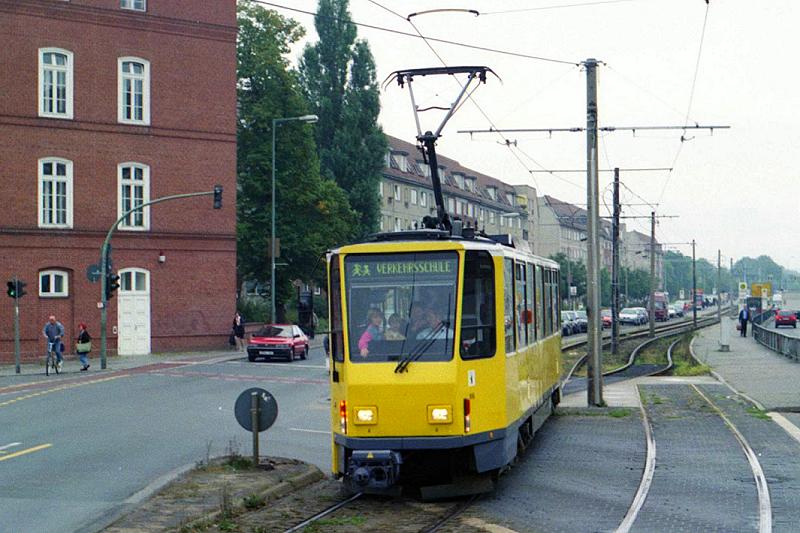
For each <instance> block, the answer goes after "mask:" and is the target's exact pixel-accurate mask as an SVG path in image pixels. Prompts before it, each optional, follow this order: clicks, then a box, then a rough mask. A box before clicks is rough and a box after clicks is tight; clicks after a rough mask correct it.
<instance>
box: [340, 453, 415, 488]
mask: <svg viewBox="0 0 800 533" xmlns="http://www.w3.org/2000/svg"><path fill="white" fill-rule="evenodd" d="M402 462H403V460H402V458H401V456H400V453H398V452H393V451H391V450H355V451H353V454H352V455H351V456H350V458H349V460H348V462H347V477H348V478H349V479H350V482H351V483H352V486H353V488H354V489H357V490H362V491H370V490H382V489H388V488H390V487H392V486H393V485H394V484H395V483H396V482H397V480H398V479H399V478H400V464H401V463H402Z"/></svg>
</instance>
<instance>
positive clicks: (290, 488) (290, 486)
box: [185, 464, 325, 529]
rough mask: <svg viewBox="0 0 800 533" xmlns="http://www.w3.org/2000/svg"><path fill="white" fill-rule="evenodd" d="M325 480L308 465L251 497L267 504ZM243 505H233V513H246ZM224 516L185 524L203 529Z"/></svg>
mask: <svg viewBox="0 0 800 533" xmlns="http://www.w3.org/2000/svg"><path fill="white" fill-rule="evenodd" d="M323 479H325V474H323V473H322V471H321V470H320V469H319V468H317V467H316V466H314V465H312V464H307V465H306V470H305V472H301V473H299V474H297V475H294V476H292V477H290V478H288V479H286V480H284V481H281V482H280V483H278V484H277V485H274V486H272V487H269V488H266V489H263V490H261V491H257V492H254V493H252V494H250V495H249V496H256V497H258V498H262V499H263V500H264V501H265V502H269V501H273V500H278V499H281V498H283V497H285V496H288V495H289V494H291V493H292V492H294V491H296V490H299V489H302V488H304V487H307V486H308V485H311V484H312V483H316V482H317V481H320V480H323ZM246 510H247V509H246V508H245V506H244V504H243V503H237V504H233V505H232V506H231V511H233V513H234V514H237V513H239V512H241V511H246ZM221 515H222V511H221V510H216V511H212V512H210V513H206V514H203V515H201V516H199V517H197V518H194V519H192V520H190V521H189V522H187V523H186V524H185V527H187V528H189V529H191V528H201V527H202V526H204V525H207V524H208V523H211V522H215V521H216V520H217V519H218V518H219V517H220V516H221Z"/></svg>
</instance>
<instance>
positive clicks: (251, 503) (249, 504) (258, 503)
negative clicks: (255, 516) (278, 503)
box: [242, 494, 267, 511]
mask: <svg viewBox="0 0 800 533" xmlns="http://www.w3.org/2000/svg"><path fill="white" fill-rule="evenodd" d="M266 503H267V502H266V500H265V499H264V497H263V496H259V495H258V494H251V495H250V496H246V497H245V498H244V500H243V501H242V504H243V505H244V508H245V509H247V510H249V511H254V510H256V509H259V508H261V507H264V505H266Z"/></svg>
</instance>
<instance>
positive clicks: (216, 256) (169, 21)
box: [0, 0, 236, 362]
mask: <svg viewBox="0 0 800 533" xmlns="http://www.w3.org/2000/svg"><path fill="white" fill-rule="evenodd" d="M0 139H2V140H1V141H0V207H1V208H0V250H2V252H0V281H2V282H3V283H2V286H3V287H5V282H6V281H8V280H10V279H12V277H13V276H15V275H16V276H18V277H19V278H20V279H22V280H24V281H25V282H27V287H26V291H27V295H26V296H24V297H23V298H22V299H21V300H20V321H21V338H22V353H23V356H24V357H25V358H26V359H29V358H31V357H41V356H42V355H43V353H44V340H43V338H42V333H41V330H42V327H43V325H44V323H45V320H46V318H47V316H48V315H49V314H55V315H56V316H57V318H58V319H59V320H60V321H61V322H62V323H63V324H64V327H65V328H66V333H67V335H68V336H69V337H70V338H72V339H74V337H75V335H76V333H77V324H78V323H79V322H86V323H87V324H88V325H89V332H90V333H91V334H92V335H93V336H94V337H95V338H96V339H99V336H100V335H99V334H100V332H99V327H100V310H99V309H98V306H97V303H98V302H99V301H100V298H101V296H100V283H99V282H98V283H91V282H89V280H88V279H87V275H86V271H87V268H88V267H89V266H90V265H92V264H94V263H98V262H99V257H100V247H101V244H102V242H103V239H104V238H105V234H106V232H107V231H108V229H109V228H110V227H111V225H112V224H113V223H114V222H115V221H116V219H117V218H118V217H119V216H121V214H122V213H123V212H124V211H125V210H126V209H128V208H130V207H133V206H135V205H137V204H140V203H143V202H145V201H147V200H152V199H155V198H159V197H162V196H167V195H172V194H180V193H187V192H196V191H209V190H211V189H213V186H214V185H215V184H221V185H223V187H224V189H225V192H224V200H223V207H222V209H220V210H212V199H211V197H200V198H193V199H188V200H177V201H173V202H165V203H163V204H159V205H155V206H153V207H151V208H145V210H144V212H143V213H141V214H139V215H135V216H131V217H129V218H128V219H126V220H125V221H123V223H122V224H121V225H120V228H119V229H118V230H117V232H116V233H115V235H114V238H113V240H112V247H113V253H112V257H113V268H114V270H115V271H117V272H118V273H119V274H120V276H121V285H122V286H121V289H120V290H119V291H117V293H116V296H115V297H114V298H113V299H112V300H111V302H110V306H109V308H108V318H109V324H108V334H109V346H110V348H111V353H113V351H114V350H116V349H117V348H118V349H119V353H120V354H135V353H148V352H151V351H152V352H162V351H174V350H193V349H206V348H219V347H223V346H225V345H226V343H227V335H228V332H229V330H230V321H231V318H232V315H233V312H234V307H235V293H236V287H235V285H236V235H235V232H236V209H235V206H236V1H235V0H214V1H197V0H0ZM0 302H1V303H0V361H6V362H7V361H9V360H11V359H13V350H14V348H13V332H14V328H13V300H12V299H10V298H8V297H6V296H5V295H4V296H3V298H2V300H0ZM72 344H73V343H69V346H68V350H69V351H72V350H73V346H72ZM95 347H96V349H95V354H97V348H99V342H96V343H95Z"/></svg>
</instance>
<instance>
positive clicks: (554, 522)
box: [469, 410, 645, 532]
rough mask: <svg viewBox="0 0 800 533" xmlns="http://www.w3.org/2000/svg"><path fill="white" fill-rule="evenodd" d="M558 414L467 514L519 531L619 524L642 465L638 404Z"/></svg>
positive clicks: (597, 528) (586, 529)
mask: <svg viewBox="0 0 800 533" xmlns="http://www.w3.org/2000/svg"><path fill="white" fill-rule="evenodd" d="M607 413H608V411H604V414H602V415H600V416H582V415H573V414H567V415H560V416H554V417H551V418H550V420H549V421H548V422H547V423H546V424H545V426H544V427H543V428H542V430H540V432H539V433H538V434H537V436H536V438H535V440H534V442H533V444H532V445H531V448H530V449H529V450H528V451H527V452H526V453H525V456H524V457H523V459H522V460H521V461H520V462H519V463H517V464H516V465H515V466H514V468H513V469H512V470H511V471H510V472H509V473H508V474H506V475H505V476H503V477H502V478H501V479H500V483H499V486H498V489H497V491H496V493H495V494H494V496H493V497H491V498H487V499H486V500H482V501H480V502H479V503H477V504H476V505H475V506H474V507H473V508H471V509H470V510H469V515H474V516H479V517H482V518H483V519H484V520H485V521H488V522H493V523H497V524H502V525H504V526H506V527H508V528H511V529H513V530H515V531H520V532H522V531H524V532H538V531H546V532H560V531H564V532H575V531H580V532H590V531H611V530H614V529H615V528H616V527H617V526H619V524H620V522H621V521H622V519H623V518H624V516H625V513H626V512H627V510H628V506H629V505H630V502H631V500H632V499H633V496H634V494H635V493H636V489H637V488H638V485H639V479H640V477H641V472H642V468H643V466H644V460H645V451H644V446H643V442H644V428H643V426H642V421H641V418H640V415H639V412H638V410H633V411H631V414H630V415H628V416H625V417H622V418H613V417H611V416H608V414H607Z"/></svg>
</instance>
